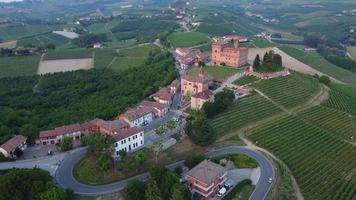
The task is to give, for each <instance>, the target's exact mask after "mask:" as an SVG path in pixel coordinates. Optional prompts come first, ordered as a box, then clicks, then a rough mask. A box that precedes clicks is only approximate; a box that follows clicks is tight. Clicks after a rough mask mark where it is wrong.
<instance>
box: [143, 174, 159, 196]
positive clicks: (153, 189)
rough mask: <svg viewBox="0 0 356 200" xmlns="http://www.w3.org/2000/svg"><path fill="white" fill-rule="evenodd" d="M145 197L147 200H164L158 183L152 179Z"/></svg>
mask: <svg viewBox="0 0 356 200" xmlns="http://www.w3.org/2000/svg"><path fill="white" fill-rule="evenodd" d="M145 196H146V199H147V200H162V198H161V195H160V191H159V188H158V187H157V183H156V181H155V180H154V179H152V178H150V180H149V182H148V185H147V189H146V192H145Z"/></svg>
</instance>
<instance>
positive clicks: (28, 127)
mask: <svg viewBox="0 0 356 200" xmlns="http://www.w3.org/2000/svg"><path fill="white" fill-rule="evenodd" d="M20 134H21V135H23V136H26V137H27V138H28V143H30V144H34V143H35V139H36V138H37V137H38V129H37V128H36V126H35V125H33V124H24V125H23V126H21V128H20Z"/></svg>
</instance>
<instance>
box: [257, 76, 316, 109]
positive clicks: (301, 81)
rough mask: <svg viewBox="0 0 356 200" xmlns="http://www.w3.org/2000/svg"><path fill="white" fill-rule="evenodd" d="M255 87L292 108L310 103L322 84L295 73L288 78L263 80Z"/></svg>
mask: <svg viewBox="0 0 356 200" xmlns="http://www.w3.org/2000/svg"><path fill="white" fill-rule="evenodd" d="M253 87H255V88H256V89H258V90H260V91H262V92H263V93H264V94H266V95H267V96H268V97H269V98H271V99H272V100H274V101H275V102H277V103H279V104H280V105H282V106H284V107H286V108H292V107H295V106H297V105H300V104H302V103H304V102H306V101H308V100H309V99H310V98H311V97H312V96H313V95H315V93H317V91H318V90H319V89H320V84H319V83H318V80H316V79H314V78H312V77H310V76H306V75H302V74H298V73H294V72H293V73H292V74H291V75H289V76H286V77H280V78H274V79H268V80H262V81H260V82H258V83H256V84H254V85H253Z"/></svg>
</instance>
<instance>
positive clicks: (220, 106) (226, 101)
mask: <svg viewBox="0 0 356 200" xmlns="http://www.w3.org/2000/svg"><path fill="white" fill-rule="evenodd" d="M214 98H215V101H214V105H215V107H216V108H215V109H216V111H217V112H218V113H221V112H223V111H225V110H226V109H227V108H228V107H229V106H230V105H231V104H232V103H233V102H234V100H235V94H234V92H233V91H232V90H229V89H224V90H223V91H221V92H218V93H217V94H216V95H215V97H214Z"/></svg>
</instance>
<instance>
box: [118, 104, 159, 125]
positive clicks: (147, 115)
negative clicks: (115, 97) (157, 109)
mask: <svg viewBox="0 0 356 200" xmlns="http://www.w3.org/2000/svg"><path fill="white" fill-rule="evenodd" d="M153 118H154V111H153V108H149V107H136V108H133V109H130V110H128V111H127V112H125V113H124V114H122V115H120V119H121V120H123V121H124V122H126V123H128V124H130V127H142V126H146V125H147V124H149V123H151V122H152V120H153Z"/></svg>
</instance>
